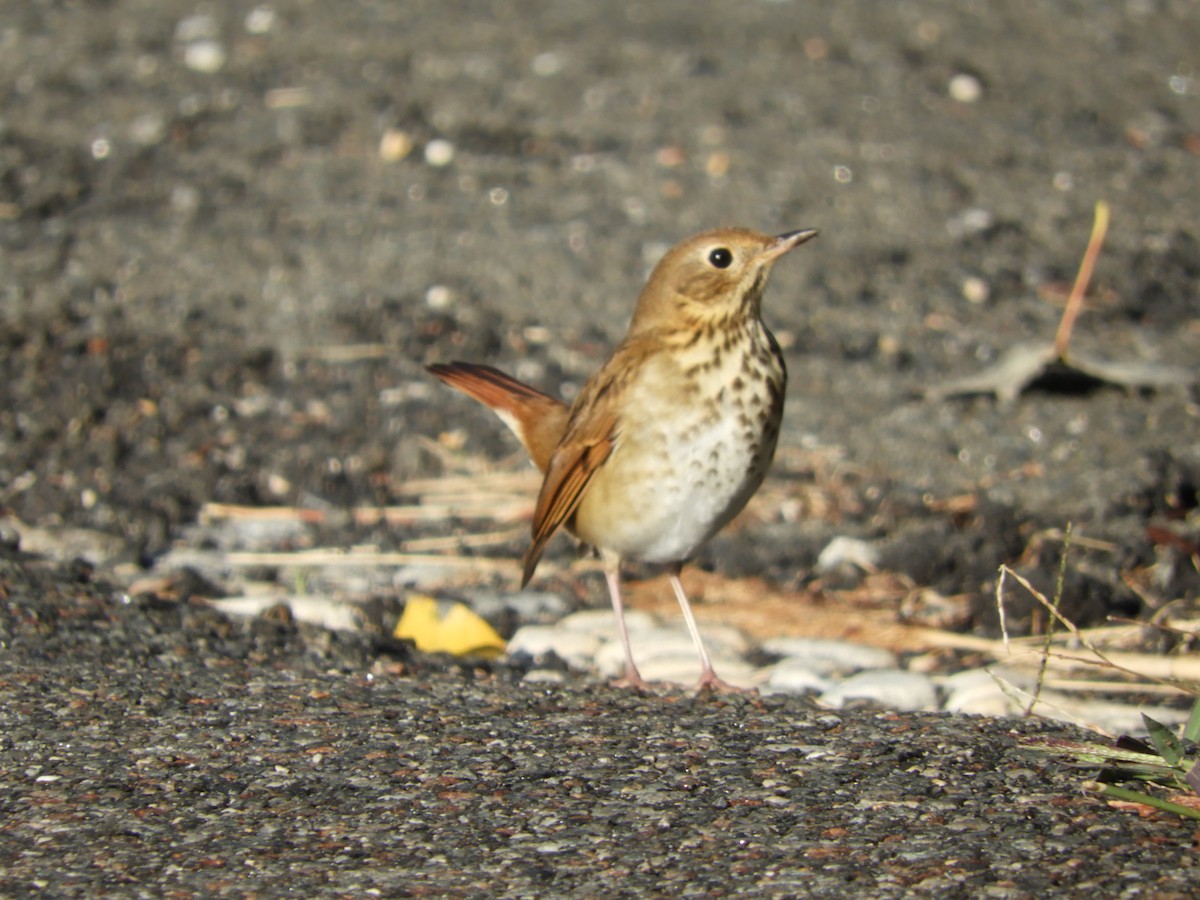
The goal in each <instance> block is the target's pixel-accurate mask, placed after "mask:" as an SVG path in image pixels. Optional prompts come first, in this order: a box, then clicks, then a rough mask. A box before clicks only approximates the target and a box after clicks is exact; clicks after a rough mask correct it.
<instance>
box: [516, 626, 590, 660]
mask: <svg viewBox="0 0 1200 900" xmlns="http://www.w3.org/2000/svg"><path fill="white" fill-rule="evenodd" d="M600 644H601V639H600V638H599V637H598V636H597V635H594V634H586V633H584V632H582V631H567V630H565V629H563V628H559V627H558V626H556V625H525V626H524V627H522V628H518V629H517V633H516V634H514V635H513V636H512V639H511V640H509V642H508V653H509V655H510V656H516V655H517V654H525V655H527V656H532V657H533V658H534V659H537V658H539V657H541V656H545V655H546V654H547V653H553V654H554V655H555V656H557V657H558V658H559V659H561V660H563V661H565V662H566V663H567V665H570V666H575V667H576V668H580V669H590V668H591V667H592V659H593V658H594V657H595V655H596V651H597V650H598V649H599V648H600Z"/></svg>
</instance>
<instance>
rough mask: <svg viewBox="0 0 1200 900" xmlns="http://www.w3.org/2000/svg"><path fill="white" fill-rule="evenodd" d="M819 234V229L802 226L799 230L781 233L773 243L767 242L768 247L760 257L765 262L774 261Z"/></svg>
mask: <svg viewBox="0 0 1200 900" xmlns="http://www.w3.org/2000/svg"><path fill="white" fill-rule="evenodd" d="M816 236H817V229H815V228H802V229H800V230H799V231H789V232H787V233H786V234H781V235H779V237H777V238H775V240H773V241H771V243H769V244H767V249H766V250H764V251H763V252H762V254H761V256H760V257H759V258H760V259H761V260H762V261H763V262H772V261H774V260H776V259H778V258H779V257H781V256H783V254H785V253H787V252H788V251H789V250H791V249H793V248H794V247H799V246H800V245H801V244H803V243H804V242H805V241H811V240H812V239H813V238H815V237H816Z"/></svg>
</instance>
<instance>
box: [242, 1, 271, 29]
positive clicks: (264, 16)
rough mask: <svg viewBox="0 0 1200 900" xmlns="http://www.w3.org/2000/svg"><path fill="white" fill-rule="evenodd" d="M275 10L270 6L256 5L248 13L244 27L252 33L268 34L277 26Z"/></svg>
mask: <svg viewBox="0 0 1200 900" xmlns="http://www.w3.org/2000/svg"><path fill="white" fill-rule="evenodd" d="M275 19H276V16H275V10H273V9H272V8H271V7H269V6H256V7H254V9H252V10H250V12H248V13H246V18H245V20H244V27H245V29H246V31H247V32H248V33H250V34H267V33H269V32H270V31H271V29H273V28H274V27H275Z"/></svg>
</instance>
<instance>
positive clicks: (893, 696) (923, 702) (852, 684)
mask: <svg viewBox="0 0 1200 900" xmlns="http://www.w3.org/2000/svg"><path fill="white" fill-rule="evenodd" d="M855 700H867V701H870V702H871V703H873V704H875V705H876V706H882V707H885V708H887V709H899V710H906V711H915V710H936V709H937V708H938V702H937V688H936V687H934V684H933V679H932V678H930V677H929V676H928V675H924V674H922V673H920V672H906V671H904V670H903V669H873V670H871V671H868V672H859V673H857V674H855V675H851V676H850V677H849V678H847V679H846V680H845V681H843V682H841V683H839V684H835V685H834V686H833V687H832V688H830V689H829V690H827V691H826V692H825V693H823V694H822V695H821V702H822V703H825V704H828V705H829V706H832V707H834V708H835V709H836V708H837V707H840V706H845V705H847V704H848V703H852V702H854V701H855Z"/></svg>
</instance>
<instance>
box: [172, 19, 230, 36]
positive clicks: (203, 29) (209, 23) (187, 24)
mask: <svg viewBox="0 0 1200 900" xmlns="http://www.w3.org/2000/svg"><path fill="white" fill-rule="evenodd" d="M219 33H220V32H219V31H218V30H217V20H216V19H214V18H213V17H212V16H206V15H203V14H197V15H194V16H188V17H187V18H184V19H180V20H179V22H178V23H176V25H175V40H177V41H181V42H184V43H186V42H188V41H199V40H203V39H205V38H214V37H216V36H217V35H218V34H219Z"/></svg>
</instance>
